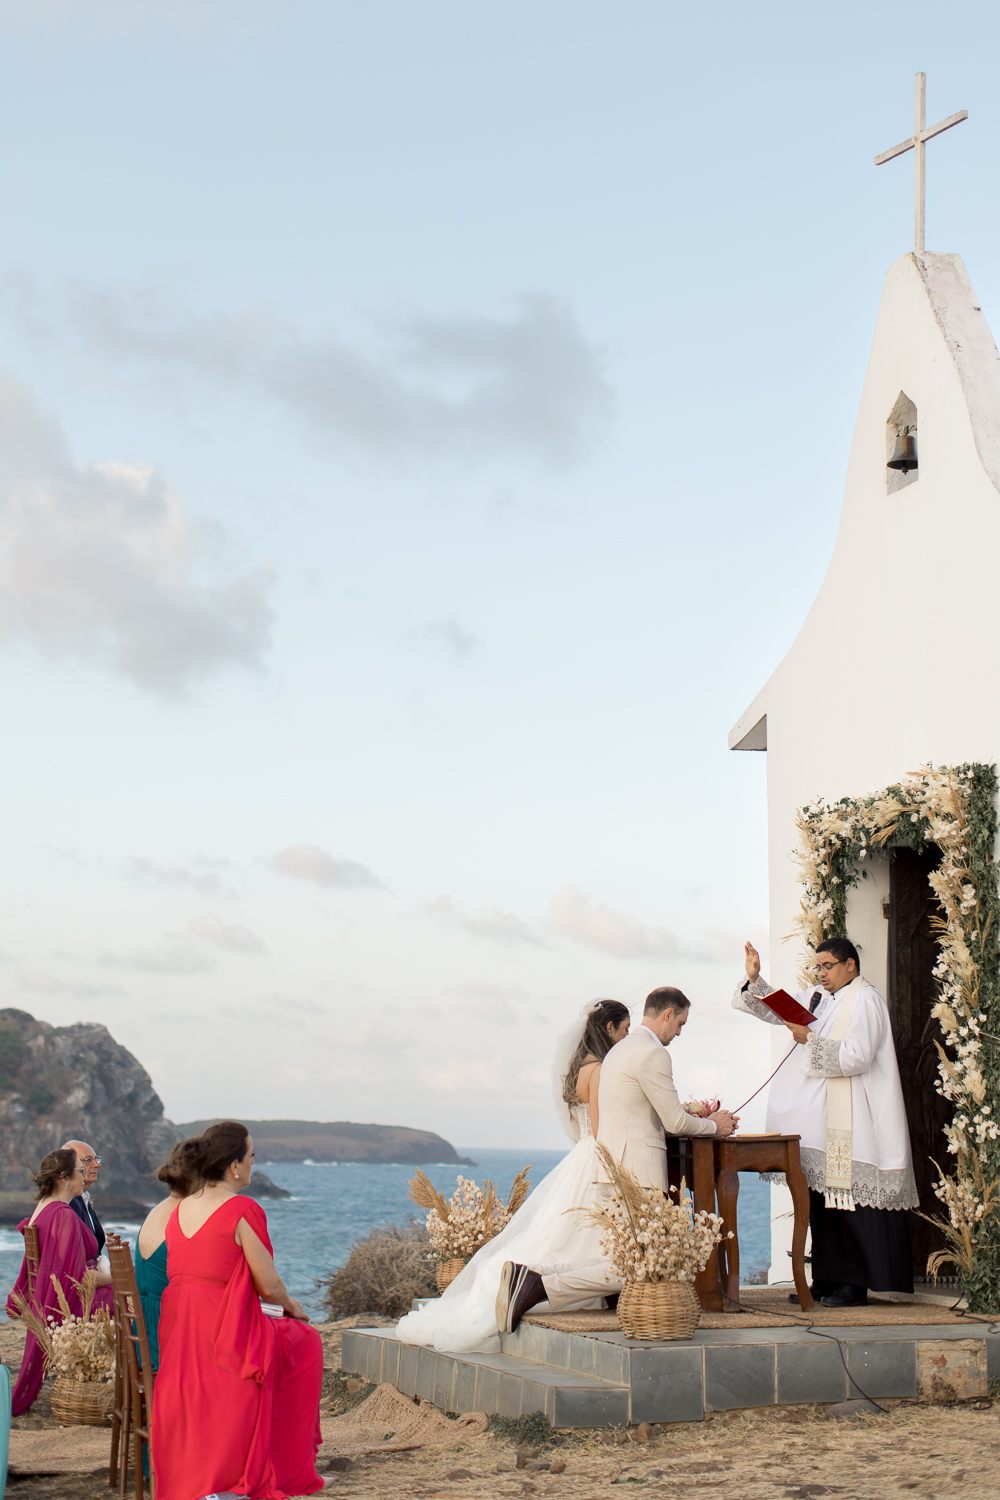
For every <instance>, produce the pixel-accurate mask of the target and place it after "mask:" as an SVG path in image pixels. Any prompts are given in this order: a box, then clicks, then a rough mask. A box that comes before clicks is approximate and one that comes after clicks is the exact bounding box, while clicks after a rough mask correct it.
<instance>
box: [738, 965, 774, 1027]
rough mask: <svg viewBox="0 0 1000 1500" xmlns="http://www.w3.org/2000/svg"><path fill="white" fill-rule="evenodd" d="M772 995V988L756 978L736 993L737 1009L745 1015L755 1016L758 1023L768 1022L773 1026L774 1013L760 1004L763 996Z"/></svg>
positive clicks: (765, 981)
mask: <svg viewBox="0 0 1000 1500" xmlns="http://www.w3.org/2000/svg"><path fill="white" fill-rule="evenodd" d="M773 993H774V986H773V985H770V984H768V982H767V980H766V979H761V978H760V977H759V976H758V978H756V979H755V980H754V981H753V983H752V984H749V985H747V987H746V989H743V990H738V991H737V996H738V1000H739V1007H740V1009H741V1010H743V1011H745V1012H746V1014H747V1015H749V1016H756V1017H757V1019H758V1021H770V1022H771V1023H772V1024H773V1022H774V1011H773V1010H768V1008H767V1006H766V1005H762V1004H761V1001H762V1000H763V998H764V996H765V995H771V994H773Z"/></svg>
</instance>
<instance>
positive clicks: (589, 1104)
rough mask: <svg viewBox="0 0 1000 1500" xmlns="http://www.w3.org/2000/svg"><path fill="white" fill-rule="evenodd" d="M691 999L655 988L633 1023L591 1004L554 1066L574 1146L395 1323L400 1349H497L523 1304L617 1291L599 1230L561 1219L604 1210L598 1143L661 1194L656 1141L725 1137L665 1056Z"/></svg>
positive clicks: (619, 1008) (568, 1302) (663, 1179)
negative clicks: (438, 1290) (684, 1097)
mask: <svg viewBox="0 0 1000 1500" xmlns="http://www.w3.org/2000/svg"><path fill="white" fill-rule="evenodd" d="M689 1013H690V1001H689V1000H688V999H687V997H686V996H685V995H684V994H682V992H681V991H680V990H678V989H674V988H672V987H670V986H664V987H663V988H661V989H656V990H653V991H652V993H651V994H650V995H648V996H647V998H646V1005H645V1010H644V1012H643V1017H642V1023H641V1025H639V1026H638V1027H637V1028H636V1030H635V1031H634V1032H632V1033H631V1034H630V1033H629V1013H628V1010H627V1008H626V1007H625V1006H624V1005H621V1004H620V1003H619V1002H618V1001H616V1000H600V1001H598V1002H597V1003H596V1004H595V1005H593V1006H591V1007H588V1009H587V1011H586V1013H585V1014H584V1016H583V1017H582V1018H581V1019H580V1020H579V1021H578V1022H576V1023H575V1025H574V1026H572V1027H570V1029H569V1030H568V1031H567V1032H566V1033H565V1034H564V1035H563V1037H562V1038H561V1040H560V1044H559V1047H558V1049H557V1054H556V1058H555V1061H554V1064H553V1093H554V1095H555V1096H556V1102H557V1108H558V1109H559V1112H560V1123H561V1124H562V1125H563V1126H564V1128H565V1129H566V1131H567V1134H568V1135H569V1136H570V1138H571V1139H572V1140H574V1141H575V1142H576V1144H575V1146H574V1149H573V1150H572V1151H571V1152H570V1153H569V1155H568V1156H567V1157H565V1158H564V1160H563V1161H561V1162H560V1163H559V1165H558V1166H557V1167H556V1168H554V1170H553V1171H551V1172H550V1173H549V1174H548V1176H547V1177H545V1178H543V1180H542V1181H541V1182H540V1183H539V1184H538V1186H537V1187H536V1188H535V1189H534V1191H533V1192H532V1193H531V1194H530V1195H529V1197H528V1199H527V1202H526V1203H525V1204H524V1206H523V1207H522V1208H521V1209H520V1210H519V1211H518V1212H517V1213H516V1214H515V1215H514V1217H513V1219H512V1220H511V1221H510V1223H509V1224H508V1225H507V1227H506V1228H505V1229H503V1230H502V1231H501V1233H500V1234H498V1235H497V1236H496V1237H495V1238H494V1239H492V1240H490V1241H489V1242H488V1244H486V1245H484V1246H483V1248H482V1249H481V1250H479V1251H477V1253H476V1254H475V1255H474V1256H473V1257H472V1259H471V1260H470V1261H469V1263H468V1265H466V1266H465V1268H464V1269H463V1270H462V1272H461V1274H460V1275H459V1276H457V1277H456V1278H455V1280H454V1281H453V1282H452V1283H451V1285H450V1286H449V1287H448V1288H447V1290H446V1291H445V1293H444V1295H443V1296H442V1297H435V1298H433V1299H431V1300H429V1301H428V1302H427V1303H425V1304H424V1306H423V1307H421V1308H419V1309H418V1310H417V1311H416V1312H412V1313H409V1314H407V1316H406V1317H405V1318H403V1319H401V1320H400V1323H399V1324H398V1329H397V1331H398V1335H399V1338H400V1340H401V1342H403V1343H409V1344H422V1345H430V1346H432V1347H433V1348H435V1349H439V1350H442V1351H444V1350H447V1351H452V1352H455V1351H460V1350H463V1349H482V1348H486V1349H490V1348H493V1349H496V1348H498V1347H499V1339H498V1335H499V1334H500V1333H509V1332H511V1331H512V1330H513V1329H514V1328H515V1327H516V1326H517V1323H518V1322H519V1320H520V1319H521V1318H522V1317H523V1316H524V1314H525V1313H526V1312H527V1311H528V1310H529V1309H530V1308H532V1307H537V1306H538V1305H539V1304H540V1303H542V1302H547V1303H548V1305H549V1308H550V1310H551V1311H552V1312H569V1311H574V1310H577V1309H580V1308H585V1307H599V1306H601V1305H606V1304H603V1303H602V1299H607V1298H615V1297H617V1294H618V1293H619V1292H620V1291H621V1289H622V1283H621V1282H620V1281H619V1280H617V1279H616V1277H615V1274H614V1272H613V1271H612V1269H611V1267H610V1266H609V1264H608V1262H607V1260H606V1259H605V1258H604V1257H603V1256H602V1255H601V1244H600V1239H601V1231H600V1229H599V1228H598V1227H597V1226H596V1225H594V1224H592V1223H590V1222H589V1221H588V1220H587V1219H586V1217H585V1216H584V1215H583V1214H579V1213H572V1212H570V1210H572V1209H575V1208H579V1207H588V1206H594V1205H596V1204H598V1203H601V1202H604V1201H607V1199H608V1198H609V1197H610V1195H611V1187H610V1184H609V1183H608V1181H607V1173H606V1172H605V1171H604V1169H603V1167H602V1165H601V1162H600V1158H599V1157H598V1155H597V1142H599V1143H600V1144H601V1145H602V1146H605V1147H607V1149H608V1151H609V1152H610V1153H611V1155H612V1156H613V1157H614V1158H615V1160H616V1161H620V1162H622V1164H623V1165H624V1166H625V1167H626V1168H627V1169H628V1170H629V1171H631V1172H633V1173H634V1174H635V1176H636V1177H637V1178H638V1179H639V1181H640V1182H641V1183H643V1184H644V1185H645V1186H648V1187H658V1188H661V1189H662V1190H664V1191H665V1190H666V1187H667V1146H666V1139H665V1132H666V1134H669V1135H675V1136H692V1135H715V1134H718V1135H731V1134H732V1132H733V1130H734V1129H735V1128H736V1125H737V1124H738V1123H739V1122H738V1120H737V1119H736V1118H735V1116H733V1115H732V1114H730V1113H729V1111H728V1110H723V1109H720V1110H717V1111H716V1112H715V1113H714V1114H711V1115H709V1116H708V1117H707V1118H704V1119H703V1118H699V1117H697V1116H695V1115H690V1114H688V1113H687V1111H686V1110H685V1109H684V1108H683V1106H682V1104H681V1102H680V1099H679V1098H678V1095H677V1090H676V1089H675V1087H674V1081H673V1071H672V1069H671V1065H670V1056H669V1054H668V1052H667V1048H668V1046H669V1045H670V1043H671V1042H672V1041H673V1040H674V1038H675V1037H677V1036H679V1035H680V1033H681V1030H682V1029H683V1027H684V1026H685V1025H686V1023H687V1019H688V1015H689Z"/></svg>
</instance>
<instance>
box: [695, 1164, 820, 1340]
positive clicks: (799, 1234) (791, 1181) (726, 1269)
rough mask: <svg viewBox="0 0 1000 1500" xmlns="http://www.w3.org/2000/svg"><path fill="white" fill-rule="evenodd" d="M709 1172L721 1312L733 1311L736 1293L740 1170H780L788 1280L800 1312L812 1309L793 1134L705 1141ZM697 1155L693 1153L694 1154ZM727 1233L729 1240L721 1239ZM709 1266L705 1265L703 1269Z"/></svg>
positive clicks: (805, 1201)
mask: <svg viewBox="0 0 1000 1500" xmlns="http://www.w3.org/2000/svg"><path fill="white" fill-rule="evenodd" d="M706 1144H710V1145H711V1148H712V1169H713V1174H714V1177H715V1196H716V1201H717V1203H718V1205H719V1206H718V1209H717V1212H718V1213H719V1214H720V1215H721V1216H722V1236H723V1238H722V1242H721V1244H720V1245H719V1246H718V1247H717V1254H716V1261H717V1272H716V1274H717V1276H718V1285H719V1287H720V1288H721V1292H722V1306H723V1311H726V1312H729V1311H735V1310H736V1309H735V1307H734V1306H733V1303H734V1302H738V1301H739V1295H740V1240H739V1228H738V1225H737V1217H736V1203H737V1199H738V1197H739V1192H740V1178H739V1174H740V1173H741V1172H784V1174H785V1181H786V1182H787V1183H788V1190H789V1192H790V1193H791V1195H792V1205H793V1207H794V1209H795V1221H794V1227H793V1230H792V1279H793V1280H794V1282H795V1290H796V1291H797V1292H798V1294H799V1303H800V1305H801V1307H802V1309H803V1311H805V1312H808V1310H809V1309H810V1308H811V1307H812V1306H813V1296H812V1293H811V1292H810V1290H809V1282H808V1279H807V1277H806V1267H805V1250H806V1230H807V1229H808V1227H809V1184H808V1183H807V1182H806V1177H805V1173H804V1172H803V1170H802V1164H801V1162H800V1161H799V1137H798V1136H797V1135H731V1136H727V1137H725V1138H723V1139H720V1138H719V1137H718V1136H713V1137H709V1138H707V1140H706ZM698 1154H700V1153H696V1156H697V1155H698ZM730 1230H731V1231H732V1234H733V1238H732V1239H728V1238H727V1235H728V1234H729V1232H730ZM705 1269H706V1270H708V1269H709V1268H708V1267H707V1266H706V1268H705Z"/></svg>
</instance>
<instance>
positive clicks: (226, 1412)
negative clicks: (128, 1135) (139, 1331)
mask: <svg viewBox="0 0 1000 1500" xmlns="http://www.w3.org/2000/svg"><path fill="white" fill-rule="evenodd" d="M241 1218H242V1219H246V1221H247V1223H248V1224H249V1225H250V1226H251V1228H252V1229H253V1230H254V1233H255V1234H257V1236H258V1237H259V1238H260V1240H261V1242H262V1243H263V1244H264V1245H266V1247H267V1249H268V1250H269V1251H270V1250H271V1241H270V1239H269V1238H268V1233H267V1217H266V1215H265V1213H264V1210H263V1209H262V1208H261V1207H260V1204H259V1203H255V1202H254V1201H253V1199H249V1198H240V1197H236V1198H232V1199H230V1200H229V1201H228V1202H226V1203H223V1205H222V1207H221V1208H217V1209H216V1210H215V1212H214V1213H213V1214H212V1216H211V1218H209V1219H207V1220H206V1221H205V1223H204V1224H203V1225H202V1226H201V1228H200V1229H199V1230H197V1231H196V1232H195V1233H194V1234H193V1235H192V1236H191V1238H190V1239H188V1238H187V1237H186V1236H185V1234H184V1232H183V1231H182V1229H181V1227H180V1224H179V1222H178V1219H177V1210H176V1209H175V1210H174V1212H173V1214H172V1215H171V1218H170V1221H169V1223H168V1224H167V1277H168V1280H169V1285H168V1287H167V1290H166V1291H165V1292H164V1294H163V1304H162V1311H161V1314H160V1368H159V1372H158V1374H157V1376H156V1385H155V1386H154V1389H153V1434H152V1438H153V1441H152V1449H153V1472H154V1473H155V1475H156V1496H157V1500H199V1497H200V1496H202V1495H210V1494H217V1493H218V1492H219V1491H221V1490H232V1491H234V1492H235V1493H236V1494H238V1495H248V1496H250V1497H251V1500H286V1496H288V1495H311V1494H313V1493H314V1492H315V1491H316V1490H320V1489H322V1488H323V1481H322V1479H321V1478H320V1476H319V1475H318V1474H317V1473H316V1453H317V1450H318V1448H319V1444H320V1440H321V1439H320V1428H319V1398H320V1388H321V1386H322V1383H323V1345H322V1342H321V1340H320V1337H319V1334H318V1333H317V1332H316V1330H315V1329H314V1328H310V1327H309V1325H308V1324H307V1323H300V1322H297V1321H296V1320H295V1319H294V1318H269V1317H267V1316H266V1315H265V1314H264V1313H263V1312H261V1307H260V1298H259V1296H258V1295H257V1293H256V1291H255V1290H254V1285H253V1282H252V1280H251V1278H250V1268H249V1266H248V1265H247V1263H246V1259H245V1258H244V1255H243V1251H242V1250H241V1249H240V1247H239V1245H237V1243H236V1241H235V1239H234V1234H235V1232H236V1225H237V1224H238V1223H239V1221H240V1219H241Z"/></svg>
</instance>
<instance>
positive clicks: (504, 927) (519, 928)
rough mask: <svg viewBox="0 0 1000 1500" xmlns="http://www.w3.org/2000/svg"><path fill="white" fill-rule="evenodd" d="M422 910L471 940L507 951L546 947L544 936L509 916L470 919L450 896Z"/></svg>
mask: <svg viewBox="0 0 1000 1500" xmlns="http://www.w3.org/2000/svg"><path fill="white" fill-rule="evenodd" d="M423 910H424V913H425V915H426V916H429V917H436V918H438V920H439V921H442V922H447V923H449V925H451V926H453V927H458V928H459V929H460V930H461V931H462V932H467V933H468V934H469V936H470V937H477V938H486V939H487V940H488V941H490V942H493V943H501V944H503V945H504V946H505V947H506V946H510V945H514V944H517V943H526V944H529V945H530V946H531V947H533V948H543V947H545V939H544V937H542V935H541V933H540V932H538V931H536V929H535V928H534V927H531V926H529V924H528V923H527V922H523V921H522V920H521V918H520V917H515V916H513V915H512V914H511V913H510V912H506V911H498V910H494V911H490V912H483V913H481V914H480V915H479V916H471V915H469V914H468V913H466V912H461V911H459V910H458V909H457V908H456V906H455V903H454V902H453V901H452V899H451V897H450V896H438V897H436V899H435V900H433V901H429V902H428V903H427V905H426V906H425V907H424V908H423Z"/></svg>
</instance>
